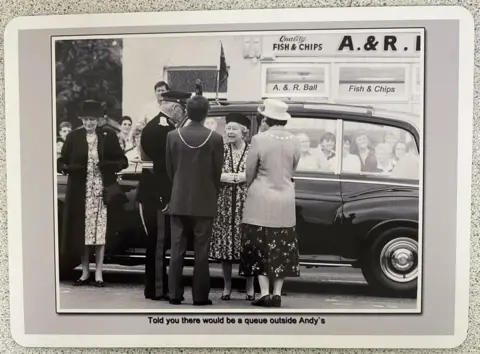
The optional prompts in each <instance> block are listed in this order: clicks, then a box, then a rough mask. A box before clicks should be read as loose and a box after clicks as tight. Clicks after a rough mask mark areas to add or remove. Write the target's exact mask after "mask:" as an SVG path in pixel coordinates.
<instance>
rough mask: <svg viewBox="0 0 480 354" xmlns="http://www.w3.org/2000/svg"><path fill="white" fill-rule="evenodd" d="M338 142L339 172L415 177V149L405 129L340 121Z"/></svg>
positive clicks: (416, 148)
mask: <svg viewBox="0 0 480 354" xmlns="http://www.w3.org/2000/svg"><path fill="white" fill-rule="evenodd" d="M342 144H343V146H342V148H343V156H342V163H341V166H342V173H353V174H361V175H376V176H379V177H384V178H387V179H388V178H401V179H411V180H418V178H419V173H420V165H419V160H420V159H419V154H418V151H419V149H418V147H417V145H416V143H415V139H414V138H413V136H412V134H410V132H408V131H406V130H403V129H400V128H395V127H390V126H382V125H377V124H370V123H358V122H350V121H344V122H343V139H342Z"/></svg>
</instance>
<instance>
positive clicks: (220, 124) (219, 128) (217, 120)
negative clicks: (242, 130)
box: [183, 116, 225, 136]
mask: <svg viewBox="0 0 480 354" xmlns="http://www.w3.org/2000/svg"><path fill="white" fill-rule="evenodd" d="M190 123H191V120H190V119H187V121H186V122H185V124H184V125H183V126H184V127H186V126H188V125H189V124H190ZM203 125H204V126H205V127H207V128H209V129H211V130H213V131H216V132H217V133H218V134H221V135H222V136H223V135H224V133H225V116H218V117H216V116H211V117H207V119H205V122H204V124H203Z"/></svg>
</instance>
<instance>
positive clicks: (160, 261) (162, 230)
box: [140, 91, 190, 300]
mask: <svg viewBox="0 0 480 354" xmlns="http://www.w3.org/2000/svg"><path fill="white" fill-rule="evenodd" d="M187 97H190V94H189V93H186V92H177V91H168V92H164V93H163V101H162V105H161V107H160V109H161V111H160V113H159V114H158V115H157V116H156V117H155V118H153V119H151V120H150V121H149V122H148V123H147V125H145V127H144V129H143V130H142V135H141V139H140V147H141V151H142V153H143V154H144V156H143V158H142V160H149V161H152V164H153V169H148V170H149V173H150V174H151V176H153V178H152V181H153V182H154V184H153V183H152V185H150V189H148V190H145V189H144V192H145V193H148V194H149V196H146V197H145V198H144V199H143V200H144V201H146V203H142V205H141V206H142V211H143V213H142V215H143V221H144V224H145V226H146V233H147V252H146V263H145V289H144V296H145V298H147V299H150V300H169V296H168V280H167V266H166V262H165V257H166V251H167V249H168V248H169V246H170V218H169V217H168V215H165V214H164V213H163V212H162V210H163V209H164V208H165V207H166V206H167V204H168V202H169V200H170V192H171V185H170V180H169V178H168V176H167V171H166V163H165V156H166V150H165V149H166V142H167V135H168V133H169V132H171V131H173V130H175V126H176V124H175V122H174V120H173V119H172V117H175V114H176V112H177V108H173V107H174V105H173V104H169V103H174V104H175V105H180V103H179V100H180V99H185V98H187ZM180 107H181V106H180ZM182 115H183V110H182ZM175 118H178V117H175Z"/></svg>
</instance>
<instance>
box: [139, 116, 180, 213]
mask: <svg viewBox="0 0 480 354" xmlns="http://www.w3.org/2000/svg"><path fill="white" fill-rule="evenodd" d="M161 118H166V122H167V124H168V125H161V124H160V119H161ZM172 130H175V124H174V123H173V122H172V121H171V120H170V119H169V118H168V117H167V116H166V115H165V114H163V113H162V112H160V114H158V115H157V116H156V117H155V118H153V119H151V120H150V121H149V122H148V123H147V125H145V128H144V129H143V131H142V135H141V138H140V146H141V150H142V152H143V153H145V155H147V156H144V157H148V159H149V160H151V161H152V163H153V171H151V172H153V177H152V178H151V180H152V182H151V183H150V184H149V183H143V184H144V185H143V186H142V187H145V185H146V184H147V185H148V186H149V188H148V189H149V190H146V189H145V188H144V190H145V193H151V194H155V197H156V200H157V201H158V202H159V203H160V204H159V207H160V208H162V209H163V207H164V206H165V205H166V204H167V203H168V202H169V200H170V192H171V188H172V187H171V184H170V179H169V178H168V176H167V169H166V165H165V155H166V152H165V149H166V143H167V135H168V133H169V132H171V131H172ZM149 177H150V176H149ZM147 178H148V177H147ZM147 178H144V179H145V180H146V179H147Z"/></svg>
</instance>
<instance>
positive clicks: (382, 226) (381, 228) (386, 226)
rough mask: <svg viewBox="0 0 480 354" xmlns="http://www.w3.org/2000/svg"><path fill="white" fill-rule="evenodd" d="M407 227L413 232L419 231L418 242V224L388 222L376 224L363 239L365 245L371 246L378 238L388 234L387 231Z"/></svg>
mask: <svg viewBox="0 0 480 354" xmlns="http://www.w3.org/2000/svg"><path fill="white" fill-rule="evenodd" d="M401 227H407V228H410V229H412V230H417V240H418V222H416V221H413V220H386V221H383V222H381V223H378V224H376V225H375V226H374V227H372V228H371V229H370V231H368V232H367V234H366V235H365V237H364V238H363V241H364V242H363V243H367V244H371V243H373V242H374V241H375V239H376V237H377V236H379V235H381V234H382V233H384V232H386V231H387V230H392V229H395V228H401Z"/></svg>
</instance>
